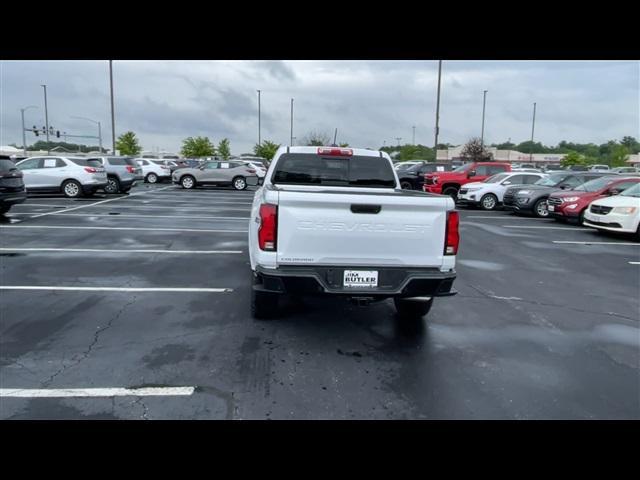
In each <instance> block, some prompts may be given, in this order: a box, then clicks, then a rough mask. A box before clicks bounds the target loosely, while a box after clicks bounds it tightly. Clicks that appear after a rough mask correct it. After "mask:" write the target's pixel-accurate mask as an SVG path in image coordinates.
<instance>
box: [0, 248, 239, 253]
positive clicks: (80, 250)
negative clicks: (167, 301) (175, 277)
mask: <svg viewBox="0 0 640 480" xmlns="http://www.w3.org/2000/svg"><path fill="white" fill-rule="evenodd" d="M0 252H78V253H120V254H125V255H126V254H131V253H153V254H156V253H167V254H185V255H214V254H240V253H242V250H127V249H122V248H120V249H117V250H115V249H113V250H112V249H99V248H20V247H17V248H11V247H6V248H0Z"/></svg>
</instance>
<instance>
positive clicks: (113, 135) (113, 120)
mask: <svg viewBox="0 0 640 480" xmlns="http://www.w3.org/2000/svg"><path fill="white" fill-rule="evenodd" d="M109 85H110V89H111V146H112V150H113V155H115V154H116V116H115V112H114V109H113V60H109Z"/></svg>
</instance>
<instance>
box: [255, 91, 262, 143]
mask: <svg viewBox="0 0 640 480" xmlns="http://www.w3.org/2000/svg"><path fill="white" fill-rule="evenodd" d="M256 91H257V92H258V145H260V144H261V143H262V138H261V136H260V90H256Z"/></svg>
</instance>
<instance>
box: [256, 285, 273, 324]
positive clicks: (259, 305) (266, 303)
mask: <svg viewBox="0 0 640 480" xmlns="http://www.w3.org/2000/svg"><path fill="white" fill-rule="evenodd" d="M277 313H278V294H277V293H271V292H260V291H256V290H254V289H251V314H252V315H253V317H254V318H257V319H267V318H273V317H275V316H276V314H277Z"/></svg>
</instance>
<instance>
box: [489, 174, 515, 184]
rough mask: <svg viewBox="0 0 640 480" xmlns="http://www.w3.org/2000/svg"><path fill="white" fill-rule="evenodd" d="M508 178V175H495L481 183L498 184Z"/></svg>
mask: <svg viewBox="0 0 640 480" xmlns="http://www.w3.org/2000/svg"><path fill="white" fill-rule="evenodd" d="M508 176H509V174H508V173H498V174H497V175H492V176H491V177H489V178H487V179H485V181H484V182H483V183H499V182H501V181H502V180H504V179H505V178H507V177H508Z"/></svg>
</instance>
